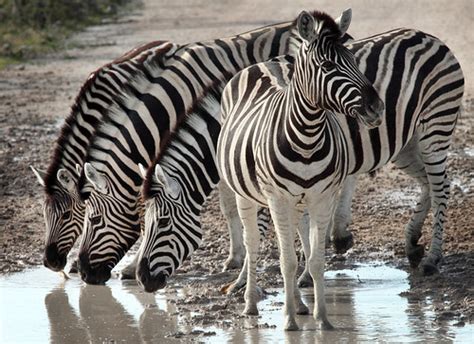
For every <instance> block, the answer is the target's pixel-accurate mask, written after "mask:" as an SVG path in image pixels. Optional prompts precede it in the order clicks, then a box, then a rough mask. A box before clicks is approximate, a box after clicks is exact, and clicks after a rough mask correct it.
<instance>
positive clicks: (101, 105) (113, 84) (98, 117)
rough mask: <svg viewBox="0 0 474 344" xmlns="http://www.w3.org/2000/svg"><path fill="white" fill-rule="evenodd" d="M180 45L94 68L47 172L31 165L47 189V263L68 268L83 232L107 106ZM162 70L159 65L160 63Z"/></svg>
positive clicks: (149, 48) (149, 47)
mask: <svg viewBox="0 0 474 344" xmlns="http://www.w3.org/2000/svg"><path fill="white" fill-rule="evenodd" d="M177 48H178V46H177V45H174V44H172V43H170V42H166V41H155V42H150V43H147V44H145V45H143V46H140V47H137V48H135V49H133V50H131V51H129V52H127V53H125V54H124V55H123V56H121V57H120V58H118V59H116V60H114V61H112V62H111V63H108V64H106V65H105V66H103V67H101V68H99V69H98V70H97V71H95V72H93V73H92V74H91V75H90V76H89V78H88V79H87V81H86V83H85V84H84V85H83V86H82V88H81V90H80V92H79V94H78V96H77V97H76V100H75V102H74V105H73V106H72V108H71V113H70V115H69V116H68V117H67V118H66V120H65V123H64V125H63V126H62V128H61V133H60V135H59V138H58V139H57V141H56V144H55V148H54V153H53V156H52V159H51V162H50V164H49V167H48V170H47V171H41V170H39V169H36V168H34V167H31V169H32V170H33V172H34V174H35V175H36V177H37V179H38V181H39V183H40V185H41V186H42V187H43V188H44V191H45V200H44V203H43V214H44V219H45V223H46V240H45V250H44V265H45V266H46V267H48V268H50V269H52V270H54V271H60V270H62V269H64V266H65V265H66V257H67V255H68V253H69V251H70V250H71V248H72V246H73V245H74V243H75V241H76V239H77V238H78V237H79V235H80V234H81V232H82V226H83V222H84V213H85V205H84V202H83V201H82V200H81V198H80V196H79V192H78V190H77V181H78V179H79V176H80V173H81V169H82V165H83V164H84V159H85V154H86V151H87V148H88V146H89V144H90V142H91V140H92V138H93V136H94V133H95V130H96V128H97V126H98V124H99V123H100V122H101V121H102V119H103V116H104V114H105V113H106V112H107V109H108V107H109V106H111V104H113V102H114V98H115V97H117V95H118V94H120V92H121V91H120V90H121V89H123V88H125V87H127V84H128V83H129V82H130V81H133V75H134V74H135V71H136V70H139V69H142V68H144V66H145V64H147V63H149V62H150V61H159V60H163V59H165V58H167V56H169V55H172V54H173V52H174V51H175V50H176V49H177ZM156 67H157V68H158V66H156Z"/></svg>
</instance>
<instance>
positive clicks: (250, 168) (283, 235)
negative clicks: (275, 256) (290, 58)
mask: <svg viewBox="0 0 474 344" xmlns="http://www.w3.org/2000/svg"><path fill="white" fill-rule="evenodd" d="M349 19H350V14H349V12H344V13H343V15H342V18H341V20H340V21H339V22H337V21H336V22H334V21H332V19H330V18H329V17H328V16H327V15H325V14H321V13H315V19H314V20H313V16H311V15H309V14H308V13H302V14H301V15H300V17H299V20H298V25H299V31H300V33H301V35H302V37H303V38H305V39H306V41H307V42H308V43H307V44H303V45H302V47H301V48H300V52H299V54H298V56H297V61H296V63H295V65H294V71H293V75H292V78H291V82H290V83H288V84H285V83H281V80H285V77H284V76H282V71H285V70H287V69H288V67H286V66H284V65H282V64H281V63H261V64H257V65H255V66H252V67H250V68H248V69H245V70H244V71H242V72H241V73H239V74H238V75H237V76H236V77H234V78H233V79H232V80H231V81H230V82H229V84H228V85H227V86H226V88H225V90H224V93H223V97H222V111H223V114H222V118H223V121H224V122H223V126H222V131H221V134H220V137H219V140H218V150H217V160H218V166H219V168H220V171H221V175H222V178H223V179H224V181H226V182H227V183H228V184H229V185H230V187H231V188H232V189H233V190H234V191H235V192H236V194H237V203H238V206H239V214H240V216H241V219H242V222H243V224H244V228H245V233H244V240H245V246H246V250H247V255H248V257H249V259H248V265H249V266H248V275H247V290H246V293H245V298H246V307H245V311H244V312H245V313H247V314H256V313H257V312H258V311H257V307H256V302H257V299H256V294H255V264H256V257H257V249H258V245H256V241H255V237H256V232H255V228H256V226H255V223H256V222H255V211H256V207H257V205H268V206H269V207H270V212H271V215H272V218H273V220H274V223H275V227H276V230H277V235H278V241H279V247H280V255H281V265H282V272H283V276H284V282H285V293H286V302H285V312H286V314H287V318H286V325H285V328H286V329H296V328H297V324H296V321H295V313H296V312H298V313H305V312H307V309H306V306H305V305H304V304H303V303H302V301H301V298H300V295H299V292H298V289H297V288H296V287H295V271H296V255H295V252H294V228H292V227H296V224H297V219H298V217H299V216H300V215H301V211H302V209H303V208H302V207H304V206H306V207H307V208H308V211H309V214H310V217H311V225H310V243H311V253H310V255H309V267H310V273H311V276H312V277H313V280H314V282H315V283H314V285H315V294H316V295H315V311H314V316H315V317H316V319H317V320H319V321H320V322H321V326H322V327H323V328H331V327H332V326H331V324H330V322H329V321H328V319H327V315H326V308H325V303H324V292H323V291H324V287H323V269H324V242H325V229H326V226H327V225H328V223H329V222H330V220H331V217H332V210H333V209H334V206H335V195H336V193H337V191H338V190H339V188H340V186H341V184H342V182H343V180H344V178H346V176H347V175H349V174H356V173H362V172H369V171H372V170H375V169H376V168H379V167H380V166H383V165H384V164H386V163H387V162H388V161H390V160H394V162H395V163H396V165H397V166H399V167H400V168H402V169H403V170H404V171H406V172H407V173H408V174H409V175H412V176H413V177H415V178H416V179H417V181H419V182H420V183H422V185H423V187H422V196H421V200H420V202H419V205H418V206H417V209H416V211H415V214H414V215H413V217H412V219H411V220H410V223H409V225H408V226H407V231H406V235H407V251H408V252H411V251H413V250H417V241H418V239H419V233H420V228H421V224H422V222H423V219H424V217H425V216H426V213H427V209H426V208H428V209H429V205H431V207H432V208H433V213H434V221H433V222H434V224H433V238H432V244H431V247H430V251H429V254H428V257H427V259H426V261H425V262H424V267H425V269H427V270H430V269H431V268H432V267H434V268H436V264H437V263H438V261H439V259H440V258H441V244H442V228H443V227H442V226H443V223H444V212H445V209H446V201H447V196H448V182H447V180H446V171H445V164H446V156H447V149H448V147H449V144H450V139H451V135H452V132H453V130H454V126H455V124H456V120H457V114H458V110H459V106H460V102H461V98H462V94H463V85H464V80H463V76H462V71H461V69H460V66H459V64H458V62H457V60H456V59H455V58H454V56H453V55H452V53H451V52H450V51H449V49H448V48H447V47H446V46H445V45H444V44H443V43H442V42H440V41H439V40H438V39H436V38H434V37H432V36H430V35H427V34H424V33H422V32H419V31H415V30H408V29H398V30H394V31H390V32H387V33H384V34H380V35H376V36H373V37H370V38H367V39H364V40H360V41H356V42H353V44H351V45H349V47H348V48H349V50H347V49H345V48H344V47H343V46H342V45H341V44H340V43H339V42H338V36H339V35H340V33H341V31H342V32H344V30H345V29H347V26H348V24H349ZM316 37H317V38H318V39H317V40H315V38H316ZM351 53H352V54H354V55H355V57H356V60H357V62H358V65H359V68H360V71H362V72H363V73H364V74H365V76H366V78H367V79H365V77H363V76H362V75H361V74H360V71H359V69H357V68H356V64H355V63H354V60H353V57H352V55H351ZM369 84H373V85H374V86H375V88H376V89H377V91H378V94H380V95H382V99H384V102H385V107H386V109H385V116H383V117H380V116H378V115H381V113H380V112H381V110H382V102H381V101H380V100H379V98H378V97H377V95H376V92H375V91H374V89H373V88H372V87H371V86H369ZM326 110H329V111H331V112H334V113H336V115H333V114H331V113H330V112H329V111H326ZM341 114H345V115H348V116H352V117H357V120H355V119H354V118H349V117H347V116H342V115H341ZM377 114H378V115H377ZM358 122H361V123H363V124H364V125H360V124H359V123H358ZM374 125H379V126H378V127H377V128H372V129H370V127H371V126H374ZM365 126H367V128H365ZM427 198H428V201H427V200H426V199H427Z"/></svg>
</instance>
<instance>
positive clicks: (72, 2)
mask: <svg viewBox="0 0 474 344" xmlns="http://www.w3.org/2000/svg"><path fill="white" fill-rule="evenodd" d="M126 2H128V3H130V2H133V5H134V6H136V5H137V1H127V0H94V1H92V0H0V69H2V68H5V66H7V65H9V64H12V63H18V62H22V61H25V60H28V59H31V58H34V57H36V56H39V55H41V54H44V53H47V52H51V51H54V50H58V49H61V47H63V46H64V45H63V42H64V40H65V39H66V38H67V37H69V36H70V35H71V34H72V33H73V32H76V31H79V30H81V29H83V28H84V27H86V26H89V25H95V24H99V23H101V21H102V20H103V19H104V18H112V19H114V18H117V17H118V16H119V15H120V13H121V12H122V11H123V10H124V8H127V7H129V6H128V5H126Z"/></svg>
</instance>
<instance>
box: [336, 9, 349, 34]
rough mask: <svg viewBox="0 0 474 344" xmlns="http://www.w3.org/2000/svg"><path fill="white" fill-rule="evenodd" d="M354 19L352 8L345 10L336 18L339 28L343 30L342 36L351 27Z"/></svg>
mask: <svg viewBox="0 0 474 344" xmlns="http://www.w3.org/2000/svg"><path fill="white" fill-rule="evenodd" d="M351 19H352V10H351V9H350V8H348V9H346V10H344V12H342V14H341V15H340V16H339V18H337V19H336V20H335V22H336V24H337V26H339V30H341V37H342V36H344V35H345V34H346V32H347V30H348V29H349V25H350V24H351Z"/></svg>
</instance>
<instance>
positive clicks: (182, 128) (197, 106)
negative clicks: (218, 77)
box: [141, 82, 225, 201]
mask: <svg viewBox="0 0 474 344" xmlns="http://www.w3.org/2000/svg"><path fill="white" fill-rule="evenodd" d="M224 86H225V84H222V83H220V82H215V83H214V84H213V85H212V86H210V87H209V88H208V89H207V90H206V91H205V92H204V93H203V94H204V96H203V97H201V98H200V99H198V100H197V101H196V102H194V104H193V106H192V107H191V108H190V110H189V111H187V114H186V116H185V117H184V118H183V119H182V121H181V122H180V123H179V125H178V126H177V127H176V129H175V131H173V132H172V133H170V135H169V136H168V137H167V138H166V140H164V142H163V143H162V146H161V149H160V153H159V154H158V155H157V156H156V157H155V158H154V160H153V161H152V163H151V164H150V166H149V167H148V169H147V173H146V177H145V180H144V181H143V185H142V192H141V194H142V198H143V200H144V201H146V200H148V199H150V198H152V197H153V196H154V195H155V192H154V191H153V176H154V173H155V166H156V164H163V163H164V164H165V165H166V162H167V161H166V160H167V157H168V155H169V153H170V152H171V151H173V149H175V147H174V144H175V143H177V142H180V141H185V140H186V139H185V136H186V135H187V134H188V132H189V130H188V129H187V128H196V125H199V124H201V123H203V122H204V121H205V120H204V119H202V114H203V113H204V114H207V115H212V114H210V110H209V104H210V103H211V102H215V103H217V104H220V101H221V96H222V89H223V87H224Z"/></svg>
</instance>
